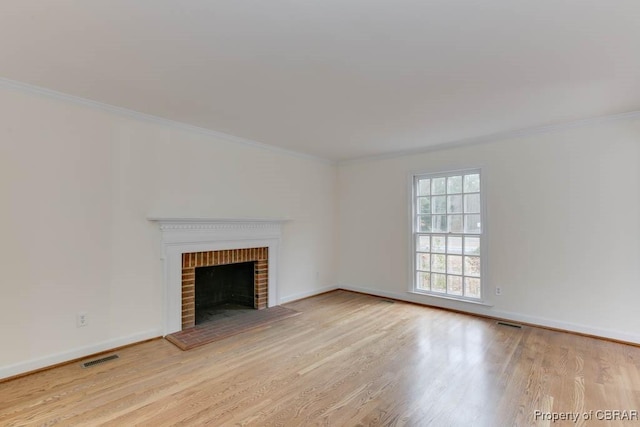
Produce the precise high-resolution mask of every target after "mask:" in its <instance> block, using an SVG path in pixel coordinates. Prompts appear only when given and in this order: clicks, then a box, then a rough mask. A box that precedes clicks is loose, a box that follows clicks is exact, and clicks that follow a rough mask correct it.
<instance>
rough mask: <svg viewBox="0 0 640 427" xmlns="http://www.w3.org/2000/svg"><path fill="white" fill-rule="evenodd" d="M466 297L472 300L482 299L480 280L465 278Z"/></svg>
mask: <svg viewBox="0 0 640 427" xmlns="http://www.w3.org/2000/svg"><path fill="white" fill-rule="evenodd" d="M464 295H465V296H467V297H471V298H480V279H474V278H472V277H465V278H464Z"/></svg>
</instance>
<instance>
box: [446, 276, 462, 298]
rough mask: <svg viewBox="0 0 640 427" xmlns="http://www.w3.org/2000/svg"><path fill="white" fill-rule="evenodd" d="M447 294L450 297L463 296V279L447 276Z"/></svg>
mask: <svg viewBox="0 0 640 427" xmlns="http://www.w3.org/2000/svg"><path fill="white" fill-rule="evenodd" d="M447 293H448V294H450V295H462V277H460V276H447Z"/></svg>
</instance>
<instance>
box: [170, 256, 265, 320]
mask: <svg viewBox="0 0 640 427" xmlns="http://www.w3.org/2000/svg"><path fill="white" fill-rule="evenodd" d="M239 262H253V265H254V274H253V278H254V279H253V280H254V296H255V298H254V308H256V309H258V310H261V309H263V308H267V301H268V289H269V286H268V283H269V274H268V273H269V248H268V247H263V248H248V249H227V250H221V251H206V252H191V253H184V254H182V329H183V330H184V329H187V328H191V327H193V326H195V310H196V309H195V280H196V279H195V277H196V268H198V267H211V266H215V265H225V264H236V263H239Z"/></svg>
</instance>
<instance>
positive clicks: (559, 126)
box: [338, 110, 640, 165]
mask: <svg viewBox="0 0 640 427" xmlns="http://www.w3.org/2000/svg"><path fill="white" fill-rule="evenodd" d="M637 118H640V110H638V111H629V112H626V113H620V114H612V115H608V116H599V117H590V118H587V119H580V120H574V121H571V122H563V123H556V124H551V125H545V126H535V127H529V128H524V129H516V130H510V131H506V132H497V133H492V134H489V135H482V136H477V137H472V138H465V139H459V140H454V141H449V142H440V143H437V144H433V145H429V146H427V147H420V148H415V149H410V150H399V151H393V152H390V153H385V154H378V155H371V156H364V157H358V158H354V159H345V160H340V161H338V165H348V164H351V163H360V162H369V161H376V160H385V159H394V158H398V157H404V156H411V155H416V154H423V153H429V152H432V151H442V150H448V149H451V148H458V147H466V146H471V145H479V144H486V143H490V142H495V141H500V140H504V139H509V138H521V137H526V136H532V135H539V134H544V133H550V132H557V131H561V130H567V129H574V128H579V127H583V126H589V125H593V124H599V123H609V122H615V121H621V120H633V119H637Z"/></svg>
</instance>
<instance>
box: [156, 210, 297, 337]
mask: <svg viewBox="0 0 640 427" xmlns="http://www.w3.org/2000/svg"><path fill="white" fill-rule="evenodd" d="M149 220H150V221H153V222H156V223H158V225H159V226H160V230H161V232H162V259H163V261H164V314H163V319H164V335H168V334H171V333H174V332H178V331H181V330H182V329H186V328H189V327H192V326H194V325H195V279H196V277H195V275H196V271H195V270H196V268H200V267H211V266H218V265H228V264H233V263H240V262H252V263H254V273H255V274H254V281H255V282H254V298H255V302H254V304H255V305H256V308H257V309H261V308H266V307H274V306H276V305H278V286H277V277H278V258H279V248H280V240H281V235H282V224H283V223H284V222H285V221H284V220H260V219H256V220H254V219H248V220H245V219H206V218H149Z"/></svg>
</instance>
